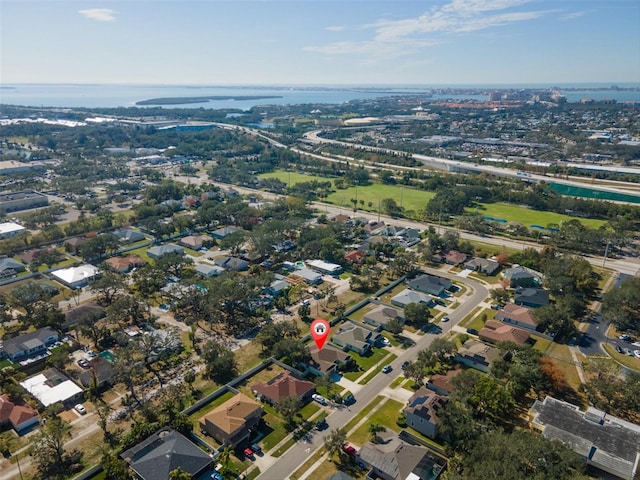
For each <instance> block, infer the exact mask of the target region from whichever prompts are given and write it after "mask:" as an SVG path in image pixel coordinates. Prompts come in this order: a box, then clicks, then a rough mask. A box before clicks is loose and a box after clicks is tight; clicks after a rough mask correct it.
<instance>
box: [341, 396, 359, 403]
mask: <svg viewBox="0 0 640 480" xmlns="http://www.w3.org/2000/svg"><path fill="white" fill-rule="evenodd" d="M342 403H344V404H345V405H351V404H352V403H356V397H354V396H353V393H347V394H346V395H345V396H344V398H343V399H342Z"/></svg>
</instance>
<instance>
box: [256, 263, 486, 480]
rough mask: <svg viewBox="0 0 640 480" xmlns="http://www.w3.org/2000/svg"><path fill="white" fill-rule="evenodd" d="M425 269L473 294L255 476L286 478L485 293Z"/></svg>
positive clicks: (471, 283) (468, 281) (473, 285)
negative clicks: (439, 328)
mask: <svg viewBox="0 0 640 480" xmlns="http://www.w3.org/2000/svg"><path fill="white" fill-rule="evenodd" d="M423 270H424V271H425V272H427V273H432V274H434V275H439V276H441V277H445V278H450V279H456V280H458V281H462V282H463V283H464V284H465V285H467V286H468V287H471V288H473V294H472V296H471V297H469V298H467V300H466V301H465V302H464V303H462V304H461V305H460V306H459V307H458V308H456V309H455V310H454V312H453V313H451V314H450V315H449V318H450V321H449V322H447V323H446V324H443V330H442V331H440V332H438V333H428V334H425V335H424V336H423V337H422V338H421V339H420V340H418V342H417V343H416V345H414V346H413V347H411V348H408V349H407V351H406V352H404V353H403V354H402V355H400V356H399V357H398V358H396V359H395V360H394V361H393V362H392V363H391V366H392V367H393V370H392V371H391V372H390V373H388V374H384V373H380V374H378V375H376V376H375V377H374V378H373V379H372V380H371V381H370V382H369V383H367V384H366V385H365V386H363V388H362V389H361V390H360V391H359V392H358V393H357V395H356V403H354V404H352V405H351V406H350V407H349V408H348V409H347V408H341V409H337V410H334V411H333V413H331V414H330V415H329V416H328V417H327V423H328V424H329V430H325V431H324V432H316V431H313V433H312V434H311V437H310V439H309V442H308V443H307V442H305V441H299V442H298V443H296V444H295V445H294V446H293V447H291V448H290V449H289V450H288V451H287V452H286V453H285V454H284V455H282V456H281V457H280V458H279V459H278V460H277V461H276V462H275V463H273V464H272V465H271V466H270V467H269V468H268V469H267V470H266V471H264V472H261V473H260V475H259V476H258V477H257V478H258V479H260V480H273V479H275V478H281V479H286V478H288V476H289V475H291V474H292V473H293V472H295V471H296V469H298V467H299V466H300V465H302V464H303V463H304V462H305V461H306V460H307V459H308V458H309V457H311V456H312V455H313V453H314V452H315V451H316V450H318V448H320V447H321V446H322V445H323V443H324V437H325V436H327V435H328V432H329V431H330V430H332V429H336V428H340V427H343V426H344V425H346V424H347V423H348V422H349V421H350V420H351V419H352V418H354V417H355V416H356V415H357V414H358V413H359V412H360V411H361V410H362V409H363V408H364V407H366V406H367V405H368V404H369V403H370V402H371V401H372V400H373V399H375V397H376V396H377V395H378V394H379V393H380V392H381V391H382V390H383V389H384V388H385V387H387V386H389V384H390V383H391V382H392V381H393V380H394V379H395V378H397V377H398V376H399V375H400V374H401V373H402V369H401V368H400V366H401V365H402V363H403V362H404V361H406V360H408V361H413V360H415V357H416V355H417V352H418V351H420V350H423V349H425V348H427V347H428V346H429V345H430V344H431V342H432V341H433V339H434V338H437V337H438V336H439V335H444V334H446V333H448V332H449V331H450V330H451V328H453V326H454V325H456V324H457V323H459V322H460V321H461V320H462V319H463V318H465V317H466V316H467V315H468V314H469V313H470V312H471V311H472V310H473V309H474V308H475V307H476V306H477V305H478V303H480V302H481V301H482V300H484V299H485V298H486V297H487V295H488V291H487V289H486V288H485V287H484V286H483V285H481V284H480V283H478V282H475V281H473V280H471V279H468V278H461V277H457V276H455V275H451V274H447V273H443V272H440V271H438V270H432V269H427V268H424V269H423Z"/></svg>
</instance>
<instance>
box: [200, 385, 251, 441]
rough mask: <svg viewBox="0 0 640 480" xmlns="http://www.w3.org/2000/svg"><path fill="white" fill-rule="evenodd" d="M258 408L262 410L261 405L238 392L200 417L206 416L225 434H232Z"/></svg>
mask: <svg viewBox="0 0 640 480" xmlns="http://www.w3.org/2000/svg"><path fill="white" fill-rule="evenodd" d="M258 410H262V405H260V404H259V403H258V402H256V401H255V400H254V399H252V398H249V397H247V396H246V395H244V394H243V393H238V394H237V395H234V396H233V397H232V398H230V399H229V400H227V401H226V402H224V403H223V404H222V405H220V406H219V407H217V408H215V409H213V410H212V411H210V412H209V413H207V414H206V415H204V416H203V417H202V419H205V418H206V419H207V420H208V421H209V422H210V423H212V424H214V425H215V426H217V427H218V428H219V429H220V430H222V431H223V432H225V433H226V434H227V435H233V433H234V432H236V431H237V430H238V429H239V428H242V426H244V424H245V423H246V420H247V418H249V417H251V416H252V415H253V414H255V413H256V412H257V411H258Z"/></svg>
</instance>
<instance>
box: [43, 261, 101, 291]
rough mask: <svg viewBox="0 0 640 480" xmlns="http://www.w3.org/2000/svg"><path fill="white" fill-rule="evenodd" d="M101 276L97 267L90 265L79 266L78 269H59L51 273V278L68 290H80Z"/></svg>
mask: <svg viewBox="0 0 640 480" xmlns="http://www.w3.org/2000/svg"><path fill="white" fill-rule="evenodd" d="M100 275H101V272H100V270H99V269H98V267H94V266H93V265H90V264H84V265H80V266H78V267H69V268H61V269H60V270H56V271H54V272H51V276H52V277H53V278H55V279H56V280H58V281H59V282H60V283H62V284H63V285H66V286H67V287H69V288H72V289H76V288H81V287H84V286H86V285H88V284H89V282H90V281H91V280H94V279H96V278H98V277H99V276H100Z"/></svg>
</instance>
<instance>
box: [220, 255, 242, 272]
mask: <svg viewBox="0 0 640 480" xmlns="http://www.w3.org/2000/svg"><path fill="white" fill-rule="evenodd" d="M213 263H215V264H216V265H217V266H218V267H221V268H224V269H225V270H233V271H234V272H244V271H247V270H249V262H247V261H245V260H242V259H240V258H236V257H217V258H215V259H214V260H213Z"/></svg>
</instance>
